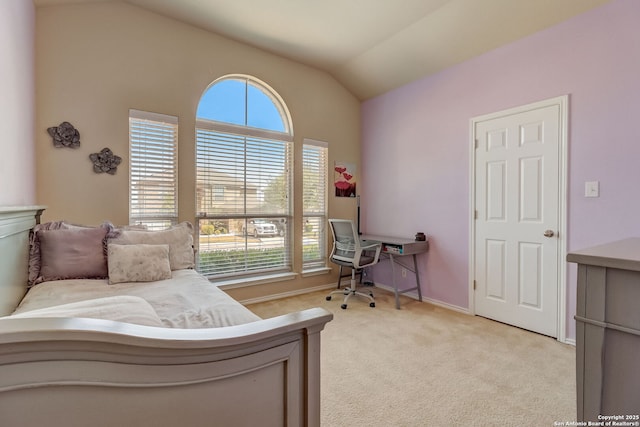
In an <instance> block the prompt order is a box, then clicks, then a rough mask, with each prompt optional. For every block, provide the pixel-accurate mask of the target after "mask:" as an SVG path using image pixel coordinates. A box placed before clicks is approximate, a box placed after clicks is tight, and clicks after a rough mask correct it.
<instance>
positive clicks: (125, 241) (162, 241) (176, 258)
mask: <svg viewBox="0 0 640 427" xmlns="http://www.w3.org/2000/svg"><path fill="white" fill-rule="evenodd" d="M108 243H109V244H112V243H113V244H117V245H139V244H146V245H169V263H170V265H171V270H182V269H185V268H194V267H195V264H196V263H195V257H194V252H193V226H192V225H191V223H189V222H186V221H185V222H182V223H180V224H178V225H175V226H173V227H171V228H168V229H166V230H160V231H143V230H120V235H119V236H118V237H115V238H112V239H108Z"/></svg>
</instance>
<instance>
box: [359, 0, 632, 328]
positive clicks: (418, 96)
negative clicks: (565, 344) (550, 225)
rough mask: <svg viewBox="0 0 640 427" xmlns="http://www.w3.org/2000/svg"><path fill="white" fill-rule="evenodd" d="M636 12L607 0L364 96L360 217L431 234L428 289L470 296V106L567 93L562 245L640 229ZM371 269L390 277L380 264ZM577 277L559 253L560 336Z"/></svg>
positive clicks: (487, 107)
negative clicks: (563, 274) (564, 268)
mask: <svg viewBox="0 0 640 427" xmlns="http://www.w3.org/2000/svg"><path fill="white" fill-rule="evenodd" d="M639 16H640V2H638V1H636V0H614V1H612V2H611V3H608V4H606V5H604V6H602V7H599V8H596V9H593V10H591V11H589V12H587V13H584V14H582V15H579V16H577V17H575V18H573V19H571V20H569V21H567V22H564V23H562V24H560V25H557V26H555V27H552V28H550V29H547V30H544V31H541V32H539V33H537V34H534V35H532V36H530V37H527V38H525V39H522V40H520V41H517V42H515V43H512V44H510V45H507V46H504V47H501V48H499V49H496V50H494V51H491V52H489V53H487V54H485V55H482V56H480V57H477V58H475V59H472V60H469V61H467V62H465V63H462V64H460V65H458V66H455V67H451V68H449V69H447V70H445V71H444V72H441V73H439V74H437V75H434V76H430V77H426V78H424V79H421V80H418V81H416V82H413V83H411V84H409V85H406V86H404V87H402V88H400V89H397V90H394V91H392V92H389V93H387V94H384V95H382V96H380V97H377V98H374V99H371V100H369V101H367V102H365V103H364V104H363V107H362V127H363V146H362V153H363V154H362V183H363V185H362V188H361V190H362V193H361V194H362V206H363V216H362V223H363V229H364V230H365V231H366V232H369V233H374V232H375V233H386V234H390V235H401V236H413V234H415V232H417V231H425V232H427V233H428V234H429V235H430V241H431V249H430V252H429V253H428V254H427V255H425V256H422V257H420V259H419V261H420V267H419V268H420V269H421V271H422V274H421V279H422V281H423V286H422V287H423V292H424V294H425V295H426V297H428V298H430V299H433V300H437V301H440V302H442V303H444V304H447V305H452V306H457V307H461V308H464V309H466V308H468V277H469V232H470V230H469V194H470V193H469V191H470V189H469V168H470V167H469V155H470V152H469V150H470V143H469V135H470V130H469V120H470V119H471V118H472V117H475V116H479V115H482V114H487V113H491V112H495V111H500V110H504V109H507V108H510V107H514V106H518V105H523V104H527V103H530V102H535V101H539V100H543V99H547V98H552V97H556V96H560V95H565V94H568V95H569V96H570V98H569V171H568V172H569V182H568V186H569V187H568V250H569V251H571V250H575V249H580V248H583V247H586V246H591V245H594V244H599V243H604V242H608V241H612V240H617V239H621V238H625V237H629V236H636V235H640V197H639V196H640V194H639V190H638V189H637V184H638V183H639V182H640V163H639V162H640V129H639V128H638V126H637V123H638V122H639V118H640V31H639V30H638V29H637V28H638V27H637V18H638V17H639ZM585 181H600V197H599V198H585V197H584V183H585ZM374 274H375V280H376V282H382V283H387V284H388V283H390V280H391V278H390V274H389V267H388V266H387V265H386V264H381V265H380V266H379V267H377V268H376V270H375V272H374ZM398 279H399V280H400V281H402V280H408V279H402V278H398ZM575 282H576V268H575V266H574V265H569V267H568V279H567V288H568V289H567V337H568V338H574V337H575V329H574V322H573V316H574V314H575V292H576V284H575Z"/></svg>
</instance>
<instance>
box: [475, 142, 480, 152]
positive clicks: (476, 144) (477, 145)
mask: <svg viewBox="0 0 640 427" xmlns="http://www.w3.org/2000/svg"><path fill="white" fill-rule="evenodd" d="M474 146H475V148H476V150H477V149H478V147H479V146H480V140H479V139H476V141H475V144H474Z"/></svg>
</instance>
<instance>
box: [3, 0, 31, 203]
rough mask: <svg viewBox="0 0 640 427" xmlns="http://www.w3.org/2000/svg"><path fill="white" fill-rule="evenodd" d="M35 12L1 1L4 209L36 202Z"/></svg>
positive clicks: (19, 1) (16, 1) (20, 0)
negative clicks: (8, 206) (6, 206)
mask: <svg viewBox="0 0 640 427" xmlns="http://www.w3.org/2000/svg"><path fill="white" fill-rule="evenodd" d="M34 34H35V8H34V6H33V3H32V2H31V1H24V0H2V1H0V93H1V94H2V95H0V129H2V141H1V142H0V147H2V154H1V155H0V183H2V189H1V190H0V206H2V205H31V204H34V203H35V188H36V187H35V179H36V172H35V159H34V151H35V142H34V139H35V136H34V123H35V89H34V88H35V79H34V62H35V61H34V58H35V53H34V51H35V46H34Z"/></svg>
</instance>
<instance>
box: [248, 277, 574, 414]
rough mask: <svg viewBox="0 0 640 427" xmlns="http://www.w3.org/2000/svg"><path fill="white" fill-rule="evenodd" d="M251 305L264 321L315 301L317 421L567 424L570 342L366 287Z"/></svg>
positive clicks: (570, 395)
mask: <svg viewBox="0 0 640 427" xmlns="http://www.w3.org/2000/svg"><path fill="white" fill-rule="evenodd" d="M373 291H374V294H375V295H376V307H375V308H370V307H369V304H368V303H367V302H365V301H363V300H355V299H353V298H352V299H351V300H350V302H349V308H348V309H346V310H342V309H341V308H340V304H341V302H342V298H340V297H339V296H338V297H334V298H333V300H332V301H326V300H325V295H326V294H327V293H328V291H327V292H324V291H323V292H314V293H310V294H306V295H301V296H296V297H291V298H286V299H281V300H275V301H269V302H264V303H258V304H252V305H249V306H248V307H249V308H250V309H251V310H252V311H254V312H255V313H256V314H258V315H259V316H261V317H263V318H267V317H273V316H277V315H280V314H284V313H288V312H292V311H297V310H302V309H305V308H311V307H323V308H326V309H327V310H329V311H331V312H332V313H333V314H334V320H333V321H331V322H329V324H327V326H326V328H325V330H324V331H323V332H322V355H321V363H322V364H321V366H322V368H321V369H322V373H321V378H322V382H321V396H322V413H321V417H322V426H325V427H342V426H348V427H356V426H369V427H373V426H384V427H390V426H407V427H414V426H435V427H439V426H553V425H554V422H566V421H572V420H573V421H575V419H576V403H575V401H576V392H575V347H573V346H569V345H565V344H561V343H559V342H557V341H556V340H555V339H553V338H549V337H545V336H542V335H538V334H535V333H532V332H528V331H524V330H522V329H518V328H514V327H511V326H508V325H504V324H501V323H498V322H494V321H491V320H488V319H484V318H481V317H474V316H469V315H465V314H462V313H458V312H455V311H451V310H447V309H444V308H441V307H437V306H434V305H431V304H428V303H420V302H418V301H415V300H412V299H409V298H406V297H403V298H402V299H401V301H402V309H401V310H396V309H395V305H394V299H393V295H392V294H391V293H389V292H386V291H384V290H381V289H377V288H376V289H373Z"/></svg>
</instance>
